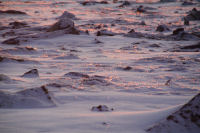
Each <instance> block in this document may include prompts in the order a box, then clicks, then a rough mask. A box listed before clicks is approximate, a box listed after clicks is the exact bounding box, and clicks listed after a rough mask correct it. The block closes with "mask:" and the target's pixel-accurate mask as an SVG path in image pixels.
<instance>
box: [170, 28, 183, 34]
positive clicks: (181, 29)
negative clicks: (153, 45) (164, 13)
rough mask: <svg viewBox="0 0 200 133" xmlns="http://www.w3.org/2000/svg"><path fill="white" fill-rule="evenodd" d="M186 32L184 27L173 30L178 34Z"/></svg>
mask: <svg viewBox="0 0 200 133" xmlns="http://www.w3.org/2000/svg"><path fill="white" fill-rule="evenodd" d="M183 32H184V28H177V29H176V30H174V31H173V35H178V34H181V33H183Z"/></svg>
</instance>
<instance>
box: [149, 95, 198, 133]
mask: <svg viewBox="0 0 200 133" xmlns="http://www.w3.org/2000/svg"><path fill="white" fill-rule="evenodd" d="M199 131H200V93H199V94H197V95H196V96H195V97H194V98H192V99H191V100H190V101H189V102H188V103H186V104H185V105H184V106H183V107H182V108H180V109H179V110H177V111H176V112H175V113H173V114H171V115H169V116H168V117H167V118H166V119H165V120H163V121H161V122H160V123H158V124H156V125H154V126H153V127H151V128H149V129H147V132H150V133H198V132H199Z"/></svg>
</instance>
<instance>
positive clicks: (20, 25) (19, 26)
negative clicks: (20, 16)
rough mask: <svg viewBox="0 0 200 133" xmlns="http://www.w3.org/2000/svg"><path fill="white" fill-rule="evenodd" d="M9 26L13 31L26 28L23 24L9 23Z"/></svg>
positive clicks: (25, 24)
mask: <svg viewBox="0 0 200 133" xmlns="http://www.w3.org/2000/svg"><path fill="white" fill-rule="evenodd" d="M9 25H10V26H11V28H13V29H18V28H23V27H27V23H25V22H17V21H15V22H11V23H9Z"/></svg>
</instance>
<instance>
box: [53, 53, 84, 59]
mask: <svg viewBox="0 0 200 133" xmlns="http://www.w3.org/2000/svg"><path fill="white" fill-rule="evenodd" d="M54 59H61V60H62V59H65V60H71V59H80V58H79V57H78V56H77V55H74V54H69V55H64V56H58V57H55V58H54Z"/></svg>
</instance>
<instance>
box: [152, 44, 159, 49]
mask: <svg viewBox="0 0 200 133" xmlns="http://www.w3.org/2000/svg"><path fill="white" fill-rule="evenodd" d="M149 47H153V48H159V47H160V45H158V44H151V45H149Z"/></svg>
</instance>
